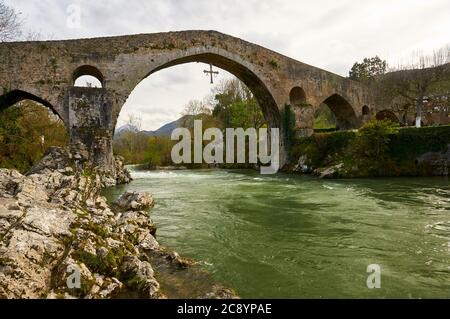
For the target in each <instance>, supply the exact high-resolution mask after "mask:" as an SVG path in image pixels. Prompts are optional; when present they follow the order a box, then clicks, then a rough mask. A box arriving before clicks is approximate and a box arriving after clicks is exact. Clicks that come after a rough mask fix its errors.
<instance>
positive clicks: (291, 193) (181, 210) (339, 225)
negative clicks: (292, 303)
mask: <svg viewBox="0 0 450 319" xmlns="http://www.w3.org/2000/svg"><path fill="white" fill-rule="evenodd" d="M131 171H132V176H133V178H134V181H133V182H131V183H130V184H128V185H122V186H118V187H114V188H111V189H107V190H106V191H105V195H106V196H107V197H108V198H109V199H110V200H113V199H115V198H116V197H117V196H119V195H120V194H122V193H123V192H124V191H126V190H135V191H148V192H150V193H152V194H153V196H154V198H155V200H156V203H157V204H156V206H155V207H154V208H153V209H152V210H151V216H152V218H153V220H154V222H155V223H156V225H157V226H158V231H157V239H158V241H159V242H160V243H161V244H162V245H164V246H167V247H170V248H173V249H174V250H176V251H178V252H179V253H180V254H181V255H183V256H187V257H191V258H194V259H196V260H198V261H200V262H201V266H200V267H202V268H204V269H206V270H207V271H208V272H209V273H210V274H211V276H212V278H213V279H214V280H215V281H217V282H220V283H222V284H224V285H225V286H228V287H231V288H233V289H234V290H236V291H237V292H238V294H239V295H240V296H241V297H244V298H431V297H436V298H450V186H449V182H448V179H445V178H396V179H360V180H320V179H317V178H314V177H310V176H298V175H288V174H277V175H260V174H259V173H258V172H256V171H255V172H254V171H240V170H236V171H226V170H181V171H135V170H133V168H131ZM370 264H377V265H379V266H380V269H381V274H380V277H379V278H380V280H381V287H380V288H374V289H369V288H368V287H367V283H366V281H367V278H368V276H369V275H371V273H370V272H367V267H368V265H370Z"/></svg>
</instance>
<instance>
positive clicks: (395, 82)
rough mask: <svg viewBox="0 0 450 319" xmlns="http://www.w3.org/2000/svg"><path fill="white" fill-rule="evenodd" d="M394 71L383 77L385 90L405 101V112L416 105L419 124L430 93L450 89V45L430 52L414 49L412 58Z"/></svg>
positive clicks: (444, 92)
mask: <svg viewBox="0 0 450 319" xmlns="http://www.w3.org/2000/svg"><path fill="white" fill-rule="evenodd" d="M391 71H392V72H390V73H388V74H386V76H385V77H384V79H383V86H384V88H385V90H386V91H391V94H393V95H398V96H400V97H401V98H402V99H403V100H404V101H405V103H404V104H403V105H404V111H405V114H407V113H408V111H409V109H410V108H411V107H415V113H416V114H415V118H416V127H420V126H421V120H422V112H423V107H424V103H425V102H426V100H427V98H428V96H429V95H433V94H435V95H440V94H448V92H449V90H450V45H449V46H446V47H443V48H441V49H439V50H436V51H434V52H433V54H431V55H423V54H419V53H415V54H414V55H413V56H412V59H411V62H409V63H405V64H401V65H399V66H398V67H396V68H394V69H392V70H391Z"/></svg>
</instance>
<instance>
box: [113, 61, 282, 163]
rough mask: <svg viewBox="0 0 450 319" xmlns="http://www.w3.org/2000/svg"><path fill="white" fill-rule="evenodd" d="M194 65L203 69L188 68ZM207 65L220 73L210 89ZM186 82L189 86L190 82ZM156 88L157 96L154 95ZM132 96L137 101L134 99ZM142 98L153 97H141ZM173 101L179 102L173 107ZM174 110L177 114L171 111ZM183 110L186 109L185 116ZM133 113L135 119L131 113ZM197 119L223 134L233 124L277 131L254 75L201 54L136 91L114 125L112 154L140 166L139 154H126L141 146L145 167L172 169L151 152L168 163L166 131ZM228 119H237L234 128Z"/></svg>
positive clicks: (154, 75) (273, 110)
mask: <svg viewBox="0 0 450 319" xmlns="http://www.w3.org/2000/svg"><path fill="white" fill-rule="evenodd" d="M198 61H200V62H204V63H206V64H203V63H200V64H199V63H190V62H198ZM209 62H211V64H213V65H214V67H213V69H214V71H219V77H218V78H214V85H213V86H211V85H210V79H209V78H205V74H204V72H203V71H204V70H209V69H210V66H209ZM212 62H214V63H212ZM219 68H220V69H219ZM224 74H225V75H224ZM207 75H208V76H209V74H207ZM221 79H222V80H221ZM191 81H192V82H194V83H190V82H191ZM191 84H192V85H191ZM158 86H159V92H158V91H155V89H156V87H158ZM199 87H200V89H198V88H199ZM180 92H181V93H180ZM197 92H198V93H197ZM144 93H145V95H144ZM137 95H141V96H140V97H139V98H138V97H137ZM146 95H148V96H151V97H152V98H151V99H150V98H149V97H145V96H146ZM179 95H180V96H185V98H184V100H179ZM172 99H173V100H176V101H179V102H173V101H171V100H172ZM166 101H169V102H168V103H167V102H166ZM261 103H263V104H261ZM152 104H153V106H152ZM133 105H134V106H133ZM174 106H176V107H177V108H178V109H174ZM184 106H187V108H185V109H184V111H185V112H183V107H184ZM155 109H159V110H158V111H157V110H155ZM205 109H206V110H205ZM131 110H132V111H131ZM135 110H137V111H138V112H137V113H138V114H135V113H136V112H135ZM147 110H148V111H147ZM189 110H191V111H193V112H190V111H189ZM198 110H199V111H198ZM150 112H151V113H150ZM133 113H134V114H133ZM235 115H236V117H234V116H235ZM197 116H200V119H202V120H203V129H205V128H208V127H217V128H220V129H224V128H226V127H235V125H238V126H239V127H243V128H244V129H246V128H248V127H257V128H259V127H262V126H272V127H280V126H279V123H280V115H279V111H278V108H277V107H276V103H275V101H274V100H273V98H272V96H271V95H270V93H269V92H268V90H267V88H266V87H265V86H264V85H263V84H262V82H261V81H259V79H258V78H257V77H256V76H255V75H254V74H252V73H251V72H250V71H249V70H247V69H245V68H244V67H242V66H238V65H237V64H236V63H235V62H233V61H231V60H228V59H226V58H223V57H221V58H218V57H216V56H214V55H209V54H208V55H201V56H195V57H189V58H182V59H178V60H176V61H172V62H170V63H167V64H165V65H163V66H161V67H158V68H156V69H154V70H152V71H151V72H150V73H149V74H148V75H147V76H146V77H145V78H144V79H143V80H142V81H141V82H140V83H139V84H138V85H137V86H136V87H135V89H134V90H133V92H132V93H131V94H130V95H129V97H128V99H127V101H126V103H125V105H124V107H123V108H122V110H121V113H120V115H119V120H118V123H117V124H116V130H115V136H114V151H115V153H116V154H120V155H122V156H123V155H126V153H129V154H130V156H129V157H130V158H135V159H136V161H140V160H142V156H136V155H137V154H139V153H140V152H141V151H139V152H136V151H133V152H132V151H130V149H131V148H141V147H146V148H147V151H146V152H145V153H146V155H144V156H148V157H147V158H144V160H145V162H150V161H149V158H150V159H151V162H152V163H154V164H155V166H160V165H162V166H165V165H173V164H172V163H169V164H167V161H164V158H167V156H160V154H155V153H157V152H161V151H162V152H163V153H165V154H167V153H168V157H169V160H170V149H167V145H168V144H169V145H170V134H171V131H172V130H173V129H174V128H176V127H177V126H182V127H187V128H188V129H190V124H192V122H193V121H192V119H193V118H195V119H198V117H197ZM163 117H164V118H167V119H166V120H164V122H163V121H159V122H158V121H156V120H157V119H158V118H163ZM233 119H235V120H236V119H237V122H238V123H239V124H236V121H233ZM149 122H153V123H152V125H151V126H148V125H147V123H149ZM268 123H271V124H268ZM137 132H140V133H141V134H137ZM168 140H169V141H168ZM149 141H150V142H149ZM138 144H139V145H138ZM206 144H207V143H206ZM155 145H159V146H160V149H159V150H155V147H154V146H155ZM155 155H156V156H155ZM126 157H127V156H126ZM155 157H156V158H155ZM128 162H130V161H128Z"/></svg>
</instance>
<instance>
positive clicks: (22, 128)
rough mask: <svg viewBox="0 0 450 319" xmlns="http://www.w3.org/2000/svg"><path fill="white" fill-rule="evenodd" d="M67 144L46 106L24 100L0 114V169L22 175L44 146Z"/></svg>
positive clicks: (58, 125)
mask: <svg viewBox="0 0 450 319" xmlns="http://www.w3.org/2000/svg"><path fill="white" fill-rule="evenodd" d="M67 145H68V134H67V130H66V128H65V126H64V124H63V122H62V121H61V120H60V119H59V118H58V117H57V116H56V115H54V114H52V113H51V112H50V111H49V110H48V109H47V108H46V107H44V106H42V105H39V104H37V103H35V102H33V101H30V100H24V101H21V102H19V103H17V104H16V105H14V106H11V107H9V108H7V109H5V110H2V111H0V167H6V168H15V169H18V170H19V171H21V172H26V171H27V170H28V169H30V168H31V167H32V166H33V165H34V164H35V163H36V162H37V161H38V160H40V159H41V157H42V156H43V154H44V152H45V151H46V149H47V148H48V147H50V146H60V147H64V146H67Z"/></svg>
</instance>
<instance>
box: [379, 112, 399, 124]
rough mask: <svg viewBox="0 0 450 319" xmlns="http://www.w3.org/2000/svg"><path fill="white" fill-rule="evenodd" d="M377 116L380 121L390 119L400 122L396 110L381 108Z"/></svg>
mask: <svg viewBox="0 0 450 319" xmlns="http://www.w3.org/2000/svg"><path fill="white" fill-rule="evenodd" d="M375 118H376V119H377V120H379V121H381V120H390V121H392V122H394V123H400V121H399V119H398V117H397V115H395V113H394V112H392V111H390V110H381V111H379V112H378V113H377V114H376V115H375Z"/></svg>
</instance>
